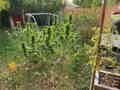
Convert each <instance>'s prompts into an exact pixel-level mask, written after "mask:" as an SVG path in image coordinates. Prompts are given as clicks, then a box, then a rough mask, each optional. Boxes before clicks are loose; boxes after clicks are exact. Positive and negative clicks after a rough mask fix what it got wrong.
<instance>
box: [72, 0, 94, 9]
mask: <svg viewBox="0 0 120 90" xmlns="http://www.w3.org/2000/svg"><path fill="white" fill-rule="evenodd" d="M74 3H75V4H77V5H79V6H80V7H83V8H86V7H91V4H92V0H74Z"/></svg>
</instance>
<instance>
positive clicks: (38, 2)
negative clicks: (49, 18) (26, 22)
mask: <svg viewBox="0 0 120 90" xmlns="http://www.w3.org/2000/svg"><path fill="white" fill-rule="evenodd" d="M10 6H11V7H10V13H12V14H13V13H14V14H17V13H18V14H20V13H22V11H23V10H24V12H57V11H59V10H60V9H61V8H62V7H63V5H62V1H61V0H51V1H49V0H29V1H28V0H10Z"/></svg>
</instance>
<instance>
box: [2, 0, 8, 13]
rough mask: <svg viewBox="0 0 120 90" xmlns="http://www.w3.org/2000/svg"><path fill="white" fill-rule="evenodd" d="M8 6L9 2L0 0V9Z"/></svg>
mask: <svg viewBox="0 0 120 90" xmlns="http://www.w3.org/2000/svg"><path fill="white" fill-rule="evenodd" d="M8 8H9V2H8V1H7V0H0V11H1V10H3V9H8Z"/></svg>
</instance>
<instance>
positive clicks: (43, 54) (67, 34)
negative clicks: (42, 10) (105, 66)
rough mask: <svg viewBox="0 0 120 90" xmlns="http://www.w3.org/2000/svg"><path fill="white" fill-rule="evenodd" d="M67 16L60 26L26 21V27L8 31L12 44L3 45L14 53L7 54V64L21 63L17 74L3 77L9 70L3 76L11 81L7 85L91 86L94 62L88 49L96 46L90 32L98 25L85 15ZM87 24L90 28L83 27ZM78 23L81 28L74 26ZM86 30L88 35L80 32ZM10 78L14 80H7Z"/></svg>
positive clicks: (60, 89)
mask: <svg viewBox="0 0 120 90" xmlns="http://www.w3.org/2000/svg"><path fill="white" fill-rule="evenodd" d="M66 18H67V19H66V20H65V23H62V24H59V25H53V26H47V27H44V28H40V29H36V28H35V27H34V25H33V24H27V25H26V26H25V27H24V28H22V27H19V28H18V27H17V28H15V29H12V30H11V32H6V35H7V39H8V41H9V42H8V41H6V40H5V41H6V42H8V43H9V44H5V45H6V46H5V45H4V46H5V47H9V49H8V48H7V49H6V51H7V53H8V52H11V53H10V54H9V53H8V54H9V56H7V57H9V58H5V57H4V59H5V60H6V61H7V63H10V62H15V63H16V64H18V69H17V70H16V72H15V74H14V73H13V72H12V73H9V72H7V75H8V76H7V78H6V77H5V78H4V77H3V76H5V75H6V73H5V75H4V73H3V74H2V75H1V78H4V80H2V82H8V84H5V85H6V86H9V85H10V86H12V87H13V88H16V87H17V86H19V87H21V88H24V89H25V90H27V89H28V88H29V89H31V90H33V89H34V90H35V89H36V88H39V89H41V90H53V88H55V89H56V90H67V89H70V90H79V89H88V88H89V84H90V77H91V65H90V64H89V52H88V51H89V49H90V47H91V46H93V44H91V43H92V40H90V39H91V38H92V37H93V36H94V35H93V34H91V36H90V37H87V35H89V33H91V32H92V33H93V32H94V31H91V30H92V27H94V26H95V25H96V24H93V23H91V22H93V21H94V20H95V19H93V18H92V17H87V16H83V15H82V16H78V17H74V16H70V17H66ZM78 18H79V19H78ZM75 21H76V23H74V22H75ZM78 21H80V22H78ZM82 22H83V23H84V24H83V23H82ZM87 23H89V24H87ZM85 24H86V26H87V25H88V27H89V28H87V27H85V28H84V27H83V26H84V25H85ZM77 25H78V26H80V27H77V28H75V27H76V26H77ZM83 30H86V31H85V32H86V34H87V35H85V33H84V34H83V33H81V32H83ZM90 31H91V32H90ZM84 35H85V36H84ZM88 38H89V39H88ZM84 39H85V40H84ZM87 40H89V41H90V42H88V41H87ZM2 48H3V47H2ZM3 54H4V53H3ZM13 60H14V61H13ZM3 62H4V61H2V63H3ZM11 77H12V80H11V79H9V80H8V78H11ZM83 77H84V78H83ZM10 82H13V84H12V83H10ZM36 85H37V86H36ZM26 88H27V89H26ZM22 90H23V89H22Z"/></svg>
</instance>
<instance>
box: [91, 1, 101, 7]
mask: <svg viewBox="0 0 120 90" xmlns="http://www.w3.org/2000/svg"><path fill="white" fill-rule="evenodd" d="M100 5H101V0H93V1H92V7H98V6H100Z"/></svg>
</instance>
